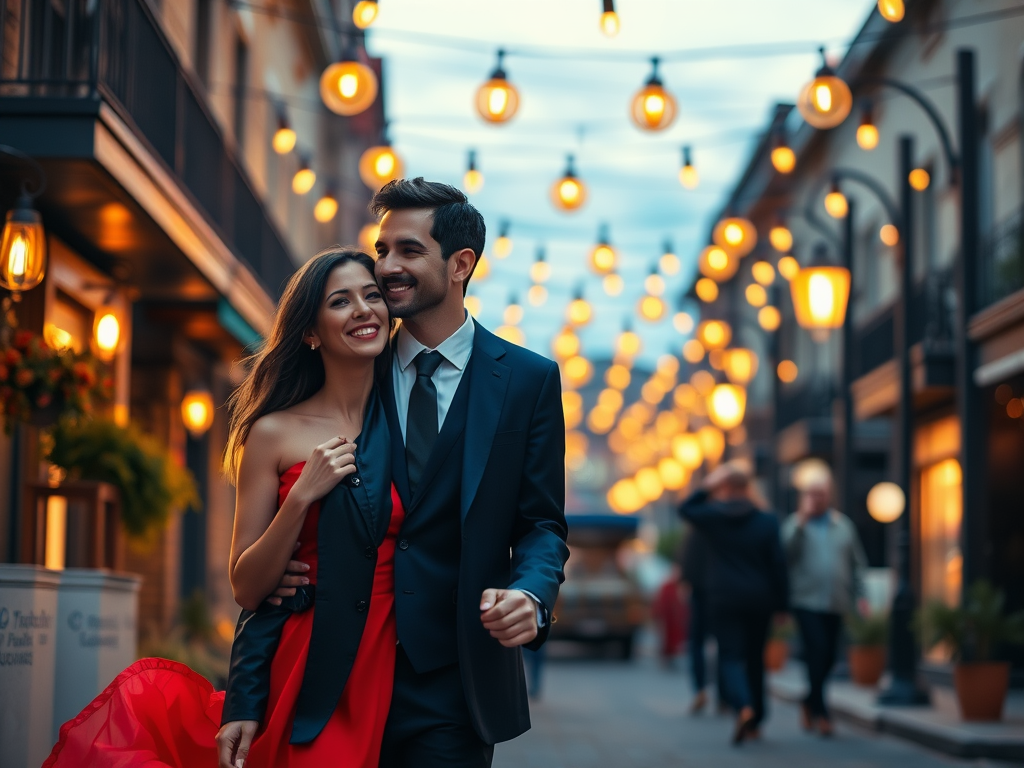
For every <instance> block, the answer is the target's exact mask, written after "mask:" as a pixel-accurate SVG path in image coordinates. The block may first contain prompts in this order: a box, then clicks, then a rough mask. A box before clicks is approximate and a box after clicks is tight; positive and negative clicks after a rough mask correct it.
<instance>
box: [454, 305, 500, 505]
mask: <svg viewBox="0 0 1024 768" xmlns="http://www.w3.org/2000/svg"><path fill="white" fill-rule="evenodd" d="M504 356H505V349H504V347H502V345H501V343H500V342H499V341H498V340H497V338H496V337H495V336H494V335H493V334H491V332H490V331H488V330H486V329H485V328H484V327H483V326H481V325H479V324H477V326H476V334H475V336H474V338H473V357H472V360H471V365H470V370H469V371H468V373H469V377H470V381H469V385H470V386H469V404H468V407H467V409H466V445H465V451H464V455H463V458H462V509H461V514H462V518H463V520H464V519H465V518H466V513H467V512H468V511H469V507H470V505H471V504H472V503H473V499H474V498H475V497H476V492H477V489H478V488H479V487H480V481H481V480H482V479H483V475H484V468H485V467H486V466H487V459H488V457H489V456H490V454H491V444H492V443H493V442H494V433H495V432H496V431H497V429H498V419H499V418H500V417H501V409H502V406H503V405H504V404H505V392H506V391H507V390H508V383H509V379H510V377H511V374H512V369H511V368H509V367H508V366H507V365H503V364H502V363H499V362H498V360H499V359H500V358H502V357H504Z"/></svg>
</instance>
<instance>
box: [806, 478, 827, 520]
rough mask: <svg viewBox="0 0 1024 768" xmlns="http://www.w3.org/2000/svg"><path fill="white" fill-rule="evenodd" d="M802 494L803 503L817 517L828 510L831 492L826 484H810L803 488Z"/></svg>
mask: <svg viewBox="0 0 1024 768" xmlns="http://www.w3.org/2000/svg"><path fill="white" fill-rule="evenodd" d="M803 494H804V503H805V504H806V506H807V509H808V510H809V511H810V513H811V514H812V515H814V516H815V517H817V516H818V515H823V514H825V512H827V511H828V508H829V503H830V502H831V498H830V496H831V493H830V490H829V487H828V486H827V485H824V484H816V485H810V486H808V487H807V488H805V489H804V491H803Z"/></svg>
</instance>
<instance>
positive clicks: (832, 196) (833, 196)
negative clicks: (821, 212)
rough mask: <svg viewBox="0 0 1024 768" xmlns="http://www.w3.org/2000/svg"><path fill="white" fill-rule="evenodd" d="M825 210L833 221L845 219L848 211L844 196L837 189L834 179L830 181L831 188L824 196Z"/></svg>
mask: <svg viewBox="0 0 1024 768" xmlns="http://www.w3.org/2000/svg"><path fill="white" fill-rule="evenodd" d="M825 210H826V211H827V212H828V215H829V216H831V217H832V218H833V219H843V218H846V214H847V213H848V212H849V210H850V204H849V202H848V201H847V199H846V195H844V194H843V191H842V190H841V189H840V188H839V181H838V180H836V179H833V180H832V186H831V187H830V188H829V191H828V194H827V195H825Z"/></svg>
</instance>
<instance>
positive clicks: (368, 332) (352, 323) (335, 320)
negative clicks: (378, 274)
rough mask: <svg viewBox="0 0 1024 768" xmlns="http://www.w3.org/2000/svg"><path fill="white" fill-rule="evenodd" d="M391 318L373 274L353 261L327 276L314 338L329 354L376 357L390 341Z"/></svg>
mask: <svg viewBox="0 0 1024 768" xmlns="http://www.w3.org/2000/svg"><path fill="white" fill-rule="evenodd" d="M388 322H389V318H388V308H387V305H386V304H385V303H384V297H383V295H382V294H381V290H380V288H379V287H378V286H377V282H376V281H375V280H374V277H373V275H372V274H370V273H369V272H367V271H366V269H365V268H364V267H363V266H362V265H361V264H359V263H357V262H354V261H350V262H347V263H345V264H341V265H339V266H337V267H335V268H334V269H333V270H332V271H331V274H330V275H329V276H328V278H327V284H326V286H325V287H324V295H323V298H322V299H321V302H320V310H319V312H318V313H317V320H316V327H315V328H314V329H313V334H312V340H313V342H314V343H316V344H317V346H318V347H319V348H320V350H321V353H322V354H323V355H324V356H325V357H329V356H336V357H360V358H374V357H376V356H377V355H379V354H380V353H381V352H382V351H383V350H384V345H385V344H387V343H388Z"/></svg>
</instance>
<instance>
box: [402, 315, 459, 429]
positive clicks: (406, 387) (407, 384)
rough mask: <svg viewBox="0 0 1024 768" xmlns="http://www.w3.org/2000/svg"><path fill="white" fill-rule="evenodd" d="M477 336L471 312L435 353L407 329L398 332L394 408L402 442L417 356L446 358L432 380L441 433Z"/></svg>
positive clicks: (438, 426) (407, 417) (439, 345)
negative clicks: (425, 354)
mask: <svg viewBox="0 0 1024 768" xmlns="http://www.w3.org/2000/svg"><path fill="white" fill-rule="evenodd" d="M475 335H476V324H475V323H474V322H473V318H472V316H471V315H470V314H469V313H468V312H467V313H466V320H465V322H463V323H462V325H461V326H459V330H457V331H456V332H455V333H453V334H452V335H451V336H449V337H448V338H447V339H445V340H444V341H442V342H441V343H440V344H438V345H437V349H436V350H431V349H428V348H427V347H425V346H423V345H422V344H420V342H418V341H417V340H416V339H415V338H414V337H413V335H412V334H411V333H409V332H408V331H407V330H406V329H405V328H400V329H399V331H398V342H397V345H396V350H395V357H394V362H393V363H392V366H391V371H392V373H393V375H394V383H395V407H396V408H397V409H398V423H399V425H400V426H401V427H402V439H403V440H404V439H405V438H406V433H405V425H406V423H407V422H408V420H409V395H410V394H412V387H413V385H414V384H415V383H416V366H415V365H414V364H413V360H415V359H416V355H418V354H419V353H420V352H423V351H424V350H426V351H428V352H440V353H441V356H442V357H443V358H444V360H442V361H441V364H440V365H439V366H437V370H436V371H434V375H433V376H431V377H430V380H431V381H433V382H434V388H435V389H436V390H437V431H438V432H440V431H441V427H443V426H444V418H445V416H447V415H448V409H449V408H451V407H452V400H454V399H455V392H456V391H457V390H458V388H459V383H460V382H461V381H462V373H463V372H464V371H465V370H466V366H467V365H468V364H469V358H470V356H471V355H472V354H473V337H474V336H475Z"/></svg>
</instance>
